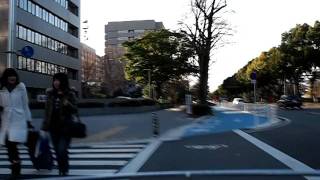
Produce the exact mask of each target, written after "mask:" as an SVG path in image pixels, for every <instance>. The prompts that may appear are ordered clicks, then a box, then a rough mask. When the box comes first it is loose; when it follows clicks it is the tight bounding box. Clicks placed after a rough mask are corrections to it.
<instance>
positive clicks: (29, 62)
mask: <svg viewBox="0 0 320 180" xmlns="http://www.w3.org/2000/svg"><path fill="white" fill-rule="evenodd" d="M17 69H20V70H25V71H30V72H35V73H41V74H46V75H51V76H53V75H54V74H56V73H59V72H60V73H66V74H67V75H68V77H69V78H70V79H73V80H77V79H78V71H77V70H74V69H70V68H66V67H63V66H59V65H55V64H52V63H48V62H44V61H39V60H36V59H30V58H25V57H23V56H18V63H17Z"/></svg>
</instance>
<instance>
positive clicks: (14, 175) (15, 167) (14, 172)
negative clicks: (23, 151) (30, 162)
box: [7, 162, 21, 180]
mask: <svg viewBox="0 0 320 180" xmlns="http://www.w3.org/2000/svg"><path fill="white" fill-rule="evenodd" d="M10 168H11V176H9V177H8V178H7V179H8V180H16V179H19V177H20V175H21V164H20V162H13V163H12V164H11V167H10Z"/></svg>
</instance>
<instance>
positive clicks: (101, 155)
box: [0, 153, 136, 159]
mask: <svg viewBox="0 0 320 180" xmlns="http://www.w3.org/2000/svg"><path fill="white" fill-rule="evenodd" d="M135 155H136V154H132V153H123V154H111V153H110V154H107V153H99V154H88V153H85V154H69V158H71V159H83V158H92V159H100V158H113V159H117V158H133V157H135ZM20 157H21V158H29V155H27V154H21V155H20ZM5 158H8V156H7V155H0V159H5Z"/></svg>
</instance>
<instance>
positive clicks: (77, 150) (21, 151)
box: [0, 149, 141, 154]
mask: <svg viewBox="0 0 320 180" xmlns="http://www.w3.org/2000/svg"><path fill="white" fill-rule="evenodd" d="M140 151H141V149H69V153H114V152H118V153H136V152H140ZM19 153H21V154H23V153H25V154H26V153H28V151H27V150H21V149H19ZM0 154H7V150H0Z"/></svg>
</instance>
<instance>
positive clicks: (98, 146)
mask: <svg viewBox="0 0 320 180" xmlns="http://www.w3.org/2000/svg"><path fill="white" fill-rule="evenodd" d="M146 146H147V145H146V144H97V145H88V146H86V145H79V146H73V147H71V148H70V149H95V148H117V149H123V148H140V149H141V148H144V147H146ZM18 149H19V150H27V147H26V146H24V145H19V146H18ZM0 150H6V148H5V147H0Z"/></svg>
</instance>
